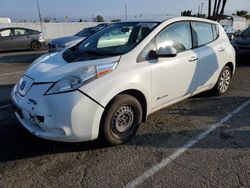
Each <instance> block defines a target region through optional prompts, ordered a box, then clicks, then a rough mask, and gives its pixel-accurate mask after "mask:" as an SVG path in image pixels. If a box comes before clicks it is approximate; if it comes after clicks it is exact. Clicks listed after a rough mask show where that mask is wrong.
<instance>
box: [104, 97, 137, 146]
mask: <svg viewBox="0 0 250 188" xmlns="http://www.w3.org/2000/svg"><path fill="white" fill-rule="evenodd" d="M141 121H142V108H141V105H140V103H139V102H138V100H137V99H135V98H134V97H132V96H130V95H118V96H116V97H115V98H114V99H113V100H112V101H111V103H110V104H109V105H108V107H107V108H106V110H105V112H104V114H103V118H102V121H101V126H100V133H101V135H100V136H101V137H102V138H104V140H105V141H107V142H108V143H109V144H111V145H119V144H122V143H125V142H127V141H128V140H130V139H131V138H132V137H133V136H134V135H135V134H136V132H137V130H138V128H139V125H140V123H141Z"/></svg>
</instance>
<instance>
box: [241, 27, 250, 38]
mask: <svg viewBox="0 0 250 188" xmlns="http://www.w3.org/2000/svg"><path fill="white" fill-rule="evenodd" d="M241 36H242V37H250V27H249V28H247V29H246V30H245V31H244V32H243V33H242V34H241Z"/></svg>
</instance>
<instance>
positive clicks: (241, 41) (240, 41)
mask: <svg viewBox="0 0 250 188" xmlns="http://www.w3.org/2000/svg"><path fill="white" fill-rule="evenodd" d="M235 42H236V43H238V44H250V37H239V38H237V39H236V40H235Z"/></svg>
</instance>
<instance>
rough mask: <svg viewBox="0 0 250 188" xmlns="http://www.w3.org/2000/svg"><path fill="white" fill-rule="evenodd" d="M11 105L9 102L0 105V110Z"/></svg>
mask: <svg viewBox="0 0 250 188" xmlns="http://www.w3.org/2000/svg"><path fill="white" fill-rule="evenodd" d="M10 106H11V104H6V105H3V106H0V110H2V109H5V108H9V107H10Z"/></svg>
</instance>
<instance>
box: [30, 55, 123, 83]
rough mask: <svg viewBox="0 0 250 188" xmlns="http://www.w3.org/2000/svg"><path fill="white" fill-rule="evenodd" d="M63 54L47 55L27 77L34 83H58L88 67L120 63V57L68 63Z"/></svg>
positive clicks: (31, 66)
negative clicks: (70, 74)
mask: <svg viewBox="0 0 250 188" xmlns="http://www.w3.org/2000/svg"><path fill="white" fill-rule="evenodd" d="M62 54H63V52H59V53H53V54H46V55H43V56H41V57H40V58H38V59H37V60H36V61H34V63H33V64H31V65H30V67H29V68H28V70H27V71H26V73H25V75H27V76H29V77H30V78H32V79H33V80H34V82H36V83H39V82H56V81H58V80H60V79H62V78H63V77H64V76H66V75H68V74H69V73H71V72H73V71H75V70H77V69H79V68H83V67H85V66H88V65H103V64H108V63H112V62H118V61H119V60H120V56H114V57H108V58H102V59H95V60H89V61H79V62H74V63H68V62H66V61H65V60H64V59H63V58H62Z"/></svg>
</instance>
